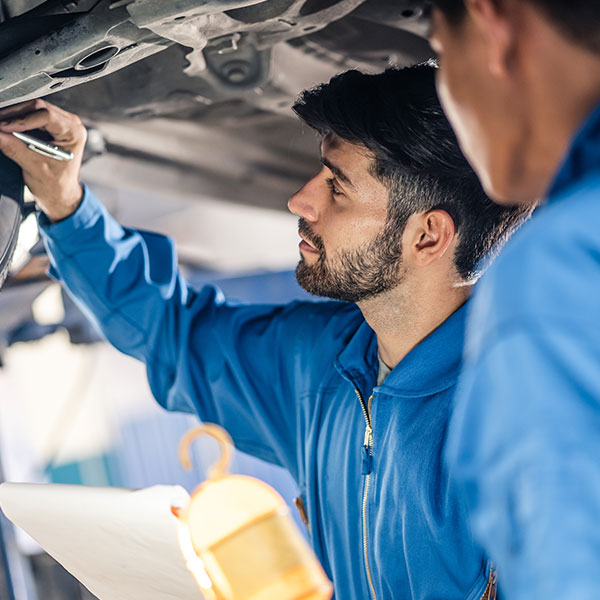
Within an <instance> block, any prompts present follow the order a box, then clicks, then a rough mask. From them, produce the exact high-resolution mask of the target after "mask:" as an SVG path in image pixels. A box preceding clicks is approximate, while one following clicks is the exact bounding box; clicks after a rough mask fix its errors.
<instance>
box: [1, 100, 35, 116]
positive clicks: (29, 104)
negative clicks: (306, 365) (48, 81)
mask: <svg viewBox="0 0 600 600" xmlns="http://www.w3.org/2000/svg"><path fill="white" fill-rule="evenodd" d="M43 105H44V101H43V100H40V99H37V100H27V101H26V102H20V103H19V104H13V105H12V106H6V107H4V108H0V121H4V120H7V119H14V118H16V117H22V116H24V115H26V114H28V113H30V112H32V111H34V110H38V109H40V108H43V107H44V106H43Z"/></svg>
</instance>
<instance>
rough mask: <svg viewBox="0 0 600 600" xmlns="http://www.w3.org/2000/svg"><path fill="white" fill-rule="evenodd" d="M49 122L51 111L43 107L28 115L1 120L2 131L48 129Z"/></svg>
mask: <svg viewBox="0 0 600 600" xmlns="http://www.w3.org/2000/svg"><path fill="white" fill-rule="evenodd" d="M49 122H50V113H49V111H48V110H47V109H45V108H42V109H40V110H36V111H34V112H31V113H29V114H28V115H26V116H21V117H18V118H14V119H11V120H5V121H2V122H0V131H4V132H11V133H12V132H13V131H19V132H20V131H29V130H30V129H47V125H48V123H49Z"/></svg>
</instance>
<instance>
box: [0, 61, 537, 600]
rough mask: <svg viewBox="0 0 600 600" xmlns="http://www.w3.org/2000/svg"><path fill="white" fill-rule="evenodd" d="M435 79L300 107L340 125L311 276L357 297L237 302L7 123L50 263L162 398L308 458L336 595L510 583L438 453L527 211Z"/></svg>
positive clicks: (320, 204) (325, 174)
mask: <svg viewBox="0 0 600 600" xmlns="http://www.w3.org/2000/svg"><path fill="white" fill-rule="evenodd" d="M434 79H435V69H434V68H433V67H432V66H431V65H421V66H417V67H414V68H411V69H404V70H393V69H392V70H388V71H386V72H385V73H382V74H380V75H373V76H370V75H365V74H362V73H359V72H357V71H350V72H347V73H345V74H342V75H340V76H338V77H336V78H334V79H333V80H332V81H330V82H329V83H328V84H324V85H322V86H319V87H317V88H316V89H314V90H310V91H308V92H305V93H304V94H303V95H302V96H301V99H300V101H299V102H298V103H297V104H296V106H295V111H296V113H297V114H298V115H299V116H300V118H301V119H302V120H303V121H304V122H305V123H306V124H308V125H309V126H310V127H312V128H313V129H315V130H316V131H318V132H319V133H320V134H321V135H322V136H323V137H322V141H321V161H322V168H321V170H320V171H319V172H318V173H317V174H316V175H315V176H314V177H313V178H312V179H310V181H308V182H307V183H306V184H305V185H304V187H302V189H300V190H299V191H298V192H297V193H296V194H294V196H293V197H292V198H291V199H290V201H289V208H290V210H291V211H292V212H293V213H295V214H297V215H298V216H299V217H300V218H299V233H300V237H301V238H302V241H301V242H300V253H301V260H300V263H299V265H298V267H297V271H296V275H297V279H298V282H299V283H300V285H302V286H303V287H304V288H305V289H306V290H308V291H309V292H312V293H313V294H318V295H321V296H327V297H329V298H333V299H335V300H341V301H342V302H321V303H314V302H295V303H292V304H289V305H285V306H271V305H249V306H232V305H229V304H227V303H226V302H225V301H224V299H223V298H222V296H221V294H220V292H219V291H218V290H217V289H215V288H214V287H212V286H207V287H205V288H203V289H201V290H199V291H196V290H194V289H191V288H190V287H189V286H188V285H187V284H186V282H185V281H184V280H183V278H182V277H181V275H180V273H179V271H178V269H177V256H176V253H175V250H174V247H173V243H172V242H171V241H170V240H169V239H167V238H166V237H163V236H161V235H158V234H154V233H148V232H142V231H136V230H132V229H125V228H123V227H121V226H120V225H119V224H118V223H116V222H115V221H114V220H113V219H112V218H111V217H110V216H109V215H108V213H107V212H106V210H105V209H104V208H103V206H102V205H101V204H100V203H99V202H98V200H97V199H96V198H95V197H94V195H93V194H92V192H91V191H90V190H89V189H87V188H84V189H82V187H81V185H80V183H79V170H78V163H77V160H76V161H74V162H73V163H72V164H68V165H64V164H58V163H56V162H52V161H49V160H48V159H45V158H43V157H40V156H38V155H35V154H33V153H32V152H30V151H28V150H27V149H26V148H25V146H23V145H21V143H20V142H18V140H15V139H14V138H13V137H11V136H9V135H0V147H1V148H2V149H3V151H4V152H6V153H8V154H9V155H10V156H11V157H12V158H13V159H14V160H15V161H17V162H18V163H19V164H21V166H22V167H23V169H24V171H25V178H26V180H27V181H28V183H29V186H30V187H31V188H32V191H33V192H34V194H35V195H36V197H37V199H38V202H39V205H40V207H41V208H42V210H43V211H44V213H45V215H42V216H41V217H40V223H41V228H42V232H43V235H44V238H45V241H46V244H47V247H48V250H49V253H50V256H51V259H52V264H53V267H52V274H53V275H54V276H55V277H57V278H60V279H61V280H62V281H63V282H65V284H66V285H67V286H68V288H69V289H70V291H71V293H72V294H73V295H74V296H75V297H76V298H77V300H78V302H79V303H80V304H81V305H83V306H84V308H85V310H86V311H87V312H88V313H91V314H92V315H93V316H94V318H95V320H96V321H97V322H98V324H99V326H100V327H101V329H102V331H103V332H104V333H105V335H106V337H107V338H108V339H109V340H110V341H111V342H112V343H113V344H114V345H115V346H116V347H117V348H119V349H120V350H122V351H124V352H126V353H128V354H131V355H132V356H135V357H137V358H139V359H141V360H143V361H144V362H145V363H146V365H147V370H148V371H147V372H148V378H149V381H150V386H151V388H152V391H153V393H154V396H155V397H156V399H157V400H158V402H159V403H160V404H162V405H163V406H165V407H166V408H168V409H169V410H181V411H188V412H192V413H196V414H197V415H199V417H200V418H201V419H202V420H204V421H210V422H214V423H218V424H220V425H222V426H224V427H225V428H226V429H227V430H228V431H229V432H230V433H231V435H232V437H233V440H234V442H235V444H236V446H237V447H238V448H240V449H241V450H243V451H245V452H248V453H250V454H253V455H255V456H258V457H260V458H263V459H265V460H268V461H270V462H273V463H275V464H278V465H281V466H283V467H285V468H286V469H288V470H289V471H290V473H291V474H292V476H293V477H294V478H295V480H296V481H297V483H298V486H299V489H300V492H301V498H302V501H301V502H300V506H304V507H305V509H306V510H305V513H306V516H307V520H308V523H309V524H310V533H311V539H312V543H313V546H314V548H315V550H316V552H317V554H318V556H319V558H320V560H321V562H322V564H323V566H324V568H325V571H326V572H327V574H328V575H329V576H330V577H331V578H332V579H333V582H334V587H335V593H336V596H337V597H338V598H339V599H340V600H352V599H356V600H366V599H367V598H372V599H373V600H375V599H380V600H384V599H393V598H397V599H402V600H406V599H414V600H437V599H440V598H444V600H453V599H456V600H465V599H467V598H468V599H472V600H480V599H481V598H485V599H486V600H487V599H489V598H490V597H492V596H493V586H492V585H491V584H492V583H493V574H492V572H491V569H490V566H489V563H488V561H487V559H486V557H485V556H484V554H483V553H482V551H481V548H480V546H479V545H478V544H476V543H474V542H473V538H472V535H471V532H470V528H469V522H468V518H467V516H466V512H465V511H466V508H465V506H464V503H463V501H462V499H461V497H460V495H459V494H457V493H456V490H455V487H454V483H453V481H452V478H451V476H450V475H451V474H450V473H448V471H447V470H446V468H445V467H444V465H443V462H442V453H443V448H444V445H445V439H446V426H447V420H448V414H449V408H450V405H451V399H452V395H453V391H454V385H455V382H456V379H457V377H458V373H459V371H460V363H461V356H462V347H463V329H464V319H465V312H466V309H465V303H466V301H467V299H468V297H469V291H470V287H471V284H472V283H473V282H474V281H475V279H477V276H478V274H479V269H480V265H479V262H480V259H482V258H483V257H485V256H486V255H487V254H488V253H489V252H490V251H491V250H492V249H493V248H494V247H496V246H497V245H498V243H500V242H502V241H503V240H504V239H505V238H506V236H507V235H509V233H510V232H511V230H512V229H513V228H514V227H515V226H516V225H517V224H518V223H519V222H520V221H521V219H522V218H523V216H524V215H526V214H527V212H528V211H527V210H526V209H525V210H524V209H520V208H519V209H512V208H504V207H499V206H497V205H495V204H494V203H493V202H491V201H490V200H489V199H488V198H487V197H486V196H485V194H484V192H483V190H482V188H481V186H480V185H479V182H478V181H477V178H476V176H475V174H474V172H473V171H472V169H471V168H470V167H469V165H468V163H467V161H466V160H465V158H464V157H463V156H462V154H461V152H460V150H459V147H458V144H457V142H456V139H455V137H454V134H453V133H452V130H451V128H450V125H449V124H448V122H447V120H446V118H445V117H444V115H443V112H442V109H441V106H440V104H439V102H438V99H437V96H436V92H435V81H434ZM0 114H4V115H10V116H12V120H11V122H10V123H8V124H7V123H5V124H4V125H2V126H0V129H1V130H3V131H5V132H7V131H11V130H13V131H14V130H22V129H31V128H32V127H39V126H41V127H44V128H46V130H47V131H49V132H50V133H52V134H53V135H54V137H55V138H56V139H57V141H58V143H61V144H62V145H64V146H65V147H66V148H68V149H69V150H71V151H72V152H74V153H75V155H76V156H77V157H79V156H80V155H81V149H82V147H83V141H84V138H85V135H84V131H83V128H82V126H81V124H80V122H79V120H78V119H77V117H75V116H74V115H71V114H69V113H66V112H64V111H62V110H60V109H58V108H57V107H54V106H52V105H50V104H48V103H45V102H34V103H30V104H27V105H21V106H19V107H16V108H13V109H10V110H9V111H4V112H3V113H0ZM6 119H7V117H6V116H5V120H6ZM224 233H225V232H224Z"/></svg>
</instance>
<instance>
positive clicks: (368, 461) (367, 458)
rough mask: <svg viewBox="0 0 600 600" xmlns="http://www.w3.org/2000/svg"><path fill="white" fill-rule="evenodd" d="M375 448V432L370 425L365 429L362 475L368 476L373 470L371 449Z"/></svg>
mask: <svg viewBox="0 0 600 600" xmlns="http://www.w3.org/2000/svg"><path fill="white" fill-rule="evenodd" d="M372 446H373V430H372V429H371V426H370V425H367V428H366V429H365V441H364V444H363V447H362V474H363V475H368V474H369V473H370V472H371V470H372V469H373V455H372V453H371V447H372Z"/></svg>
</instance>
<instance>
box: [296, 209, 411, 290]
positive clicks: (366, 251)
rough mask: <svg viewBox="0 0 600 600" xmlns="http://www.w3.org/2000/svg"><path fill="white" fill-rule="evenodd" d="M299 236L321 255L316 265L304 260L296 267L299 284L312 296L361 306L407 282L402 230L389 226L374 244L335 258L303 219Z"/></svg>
mask: <svg viewBox="0 0 600 600" xmlns="http://www.w3.org/2000/svg"><path fill="white" fill-rule="evenodd" d="M298 232H299V233H300V234H302V235H303V236H304V237H305V238H306V239H307V240H308V241H309V242H310V243H311V244H312V245H313V246H314V247H315V248H316V250H317V251H318V252H319V257H318V258H317V261H316V262H315V263H314V264H312V265H309V264H307V263H306V261H305V260H304V257H301V259H300V262H299V263H298V266H297V267H296V279H297V281H298V284H299V285H300V286H301V287H302V288H304V289H305V290H306V291H307V292H308V293H309V294H313V295H315V296H323V297H326V298H332V299H334V300H341V301H343V302H360V301H361V300H367V299H369V298H372V297H374V296H377V295H378V294H382V293H384V292H388V291H390V290H391V289H393V288H395V287H396V286H397V285H398V284H399V283H401V281H402V280H403V278H404V271H405V270H404V269H403V268H402V245H401V240H402V233H403V228H402V227H398V226H397V225H396V226H395V227H392V226H391V223H388V224H386V226H385V228H384V230H383V232H382V233H380V234H378V235H377V236H376V237H375V238H374V239H373V240H371V241H370V242H368V243H366V244H364V245H363V246H361V247H359V248H356V249H354V250H344V251H342V252H340V253H339V254H337V255H335V256H331V257H328V256H327V254H326V252H325V245H324V244H323V239H322V238H321V236H319V235H317V234H315V233H313V231H312V229H311V227H310V225H309V224H308V222H307V221H306V220H305V219H303V218H300V219H299V220H298Z"/></svg>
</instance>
